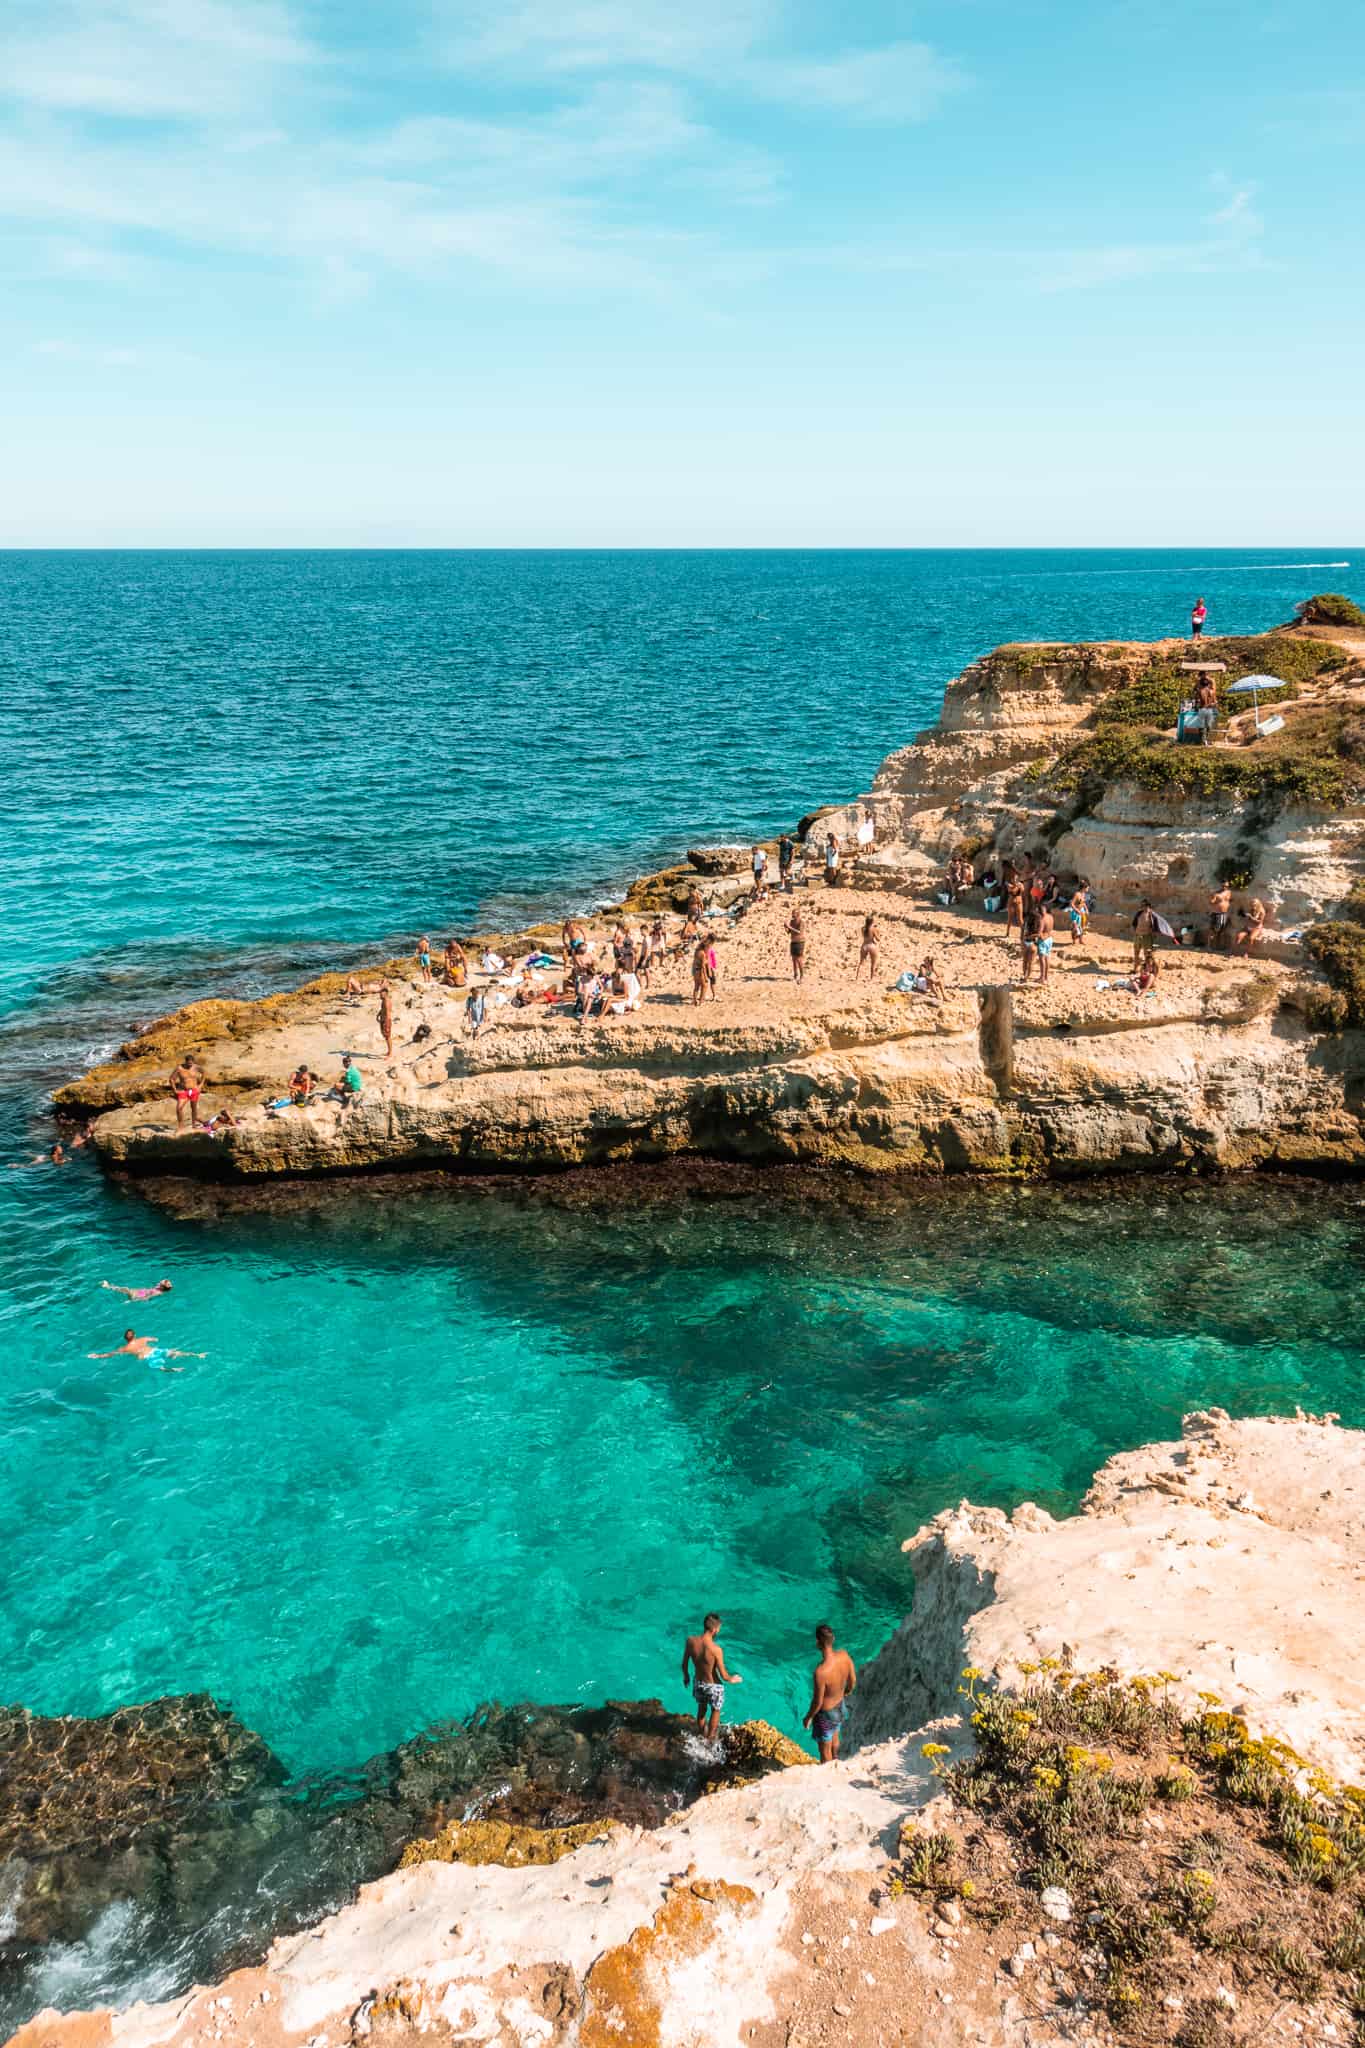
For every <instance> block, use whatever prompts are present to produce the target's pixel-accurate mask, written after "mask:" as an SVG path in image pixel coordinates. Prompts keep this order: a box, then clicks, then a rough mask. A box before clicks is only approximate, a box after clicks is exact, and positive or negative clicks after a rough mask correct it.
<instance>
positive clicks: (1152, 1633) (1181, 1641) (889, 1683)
mask: <svg viewBox="0 0 1365 2048" xmlns="http://www.w3.org/2000/svg"><path fill="white" fill-rule="evenodd" d="M902 1547H903V1549H904V1550H905V1551H906V1553H907V1554H908V1555H909V1557H910V1558H911V1560H912V1562H913V1565H914V1573H915V1608H914V1613H913V1614H912V1615H911V1616H910V1617H909V1619H908V1620H907V1621H905V1622H904V1623H903V1624H902V1626H901V1628H900V1629H899V1630H898V1631H897V1633H896V1634H895V1636H893V1638H892V1639H891V1641H890V1642H889V1643H888V1644H887V1646H886V1648H885V1649H884V1650H883V1651H882V1652H881V1654H880V1656H878V1657H877V1659H876V1660H875V1662H873V1663H872V1664H870V1665H869V1666H868V1667H867V1669H866V1670H865V1671H864V1673H863V1682H862V1685H861V1686H860V1687H859V1690H858V1693H857V1696H856V1699H855V1703H854V1709H853V1717H852V1727H853V1736H854V1739H855V1740H858V1741H862V1742H876V1741H880V1740H884V1739H885V1738H886V1737H888V1736H890V1735H893V1734H895V1733H897V1732H898V1731H900V1730H902V1729H904V1728H905V1727H907V1726H909V1725H913V1724H915V1723H917V1722H919V1721H922V1720H927V1719H929V1718H930V1717H931V1715H933V1714H934V1713H937V1712H942V1711H943V1707H944V1704H945V1702H946V1701H948V1700H949V1699H950V1698H951V1697H952V1692H953V1690H954V1689H955V1687H956V1683H957V1680H958V1677H959V1674H960V1673H961V1672H962V1671H963V1670H964V1669H965V1668H970V1667H975V1668H976V1669H978V1670H979V1671H981V1672H982V1673H983V1674H985V1676H986V1678H987V1680H988V1682H996V1681H1002V1682H1006V1683H1010V1682H1014V1681H1016V1680H1017V1679H1018V1677H1019V1674H1020V1671H1021V1667H1023V1666H1025V1665H1028V1664H1032V1665H1034V1666H1035V1667H1036V1666H1037V1665H1038V1664H1039V1663H1040V1662H1041V1661H1042V1660H1043V1659H1045V1658H1051V1659H1055V1660H1057V1662H1058V1663H1060V1664H1068V1663H1071V1662H1072V1661H1073V1660H1074V1661H1075V1662H1076V1663H1077V1664H1084V1665H1085V1666H1086V1667H1087V1668H1092V1669H1093V1668H1096V1667H1101V1666H1112V1667H1113V1668H1114V1669H1115V1670H1118V1671H1120V1672H1122V1673H1125V1674H1135V1673H1148V1674H1155V1673H1169V1674H1171V1676H1170V1679H1169V1681H1168V1682H1169V1684H1170V1687H1171V1690H1172V1692H1173V1694H1174V1695H1175V1696H1176V1697H1177V1698H1180V1699H1182V1701H1183V1702H1184V1704H1185V1705H1186V1707H1187V1708H1188V1709H1189V1710H1191V1711H1193V1710H1194V1709H1195V1704H1196V1699H1197V1696H1198V1693H1199V1692H1200V1690H1201V1689H1207V1690H1210V1691H1212V1692H1214V1693H1216V1694H1217V1695H1218V1697H1219V1699H1220V1701H1222V1702H1223V1704H1224V1705H1225V1706H1226V1707H1228V1708H1229V1709H1231V1710H1232V1711H1234V1712H1236V1713H1239V1714H1241V1715H1243V1716H1244V1717H1245V1719H1246V1720H1247V1722H1248V1724H1249V1726H1250V1727H1251V1728H1252V1730H1253V1732H1255V1731H1269V1732H1271V1733H1274V1734H1277V1735H1279V1736H1280V1737H1282V1738H1283V1739H1284V1740H1286V1741H1288V1742H1289V1743H1291V1744H1292V1746H1293V1747H1294V1748H1295V1749H1296V1750H1297V1751H1299V1752H1300V1754H1302V1755H1303V1756H1305V1757H1308V1758H1311V1759H1312V1760H1313V1761H1315V1762H1317V1763H1319V1764H1321V1765H1322V1766H1324V1767H1325V1768H1326V1769H1327V1770H1328V1771H1330V1772H1332V1773H1333V1774H1334V1775H1335V1776H1337V1777H1340V1778H1344V1779H1345V1780H1346V1781H1347V1782H1354V1781H1355V1780H1356V1779H1357V1778H1358V1777H1359V1775H1360V1773H1361V1770H1362V1767H1363V1766H1365V1673H1362V1670H1361V1666H1360V1658H1359V1654H1358V1648H1357V1638H1358V1635H1359V1623H1360V1617H1361V1615H1362V1614H1365V1435H1362V1434H1361V1433H1360V1432H1358V1431H1350V1430H1342V1429H1336V1428H1334V1427H1332V1425H1331V1419H1330V1418H1329V1419H1328V1420H1326V1421H1320V1420H1317V1419H1314V1418H1311V1417H1304V1418H1301V1419H1299V1420H1297V1421H1292V1422H1291V1421H1280V1420H1274V1421H1256V1420H1253V1421H1244V1422H1234V1421H1232V1420H1231V1419H1230V1418H1229V1417H1228V1415H1227V1414H1225V1413H1224V1411H1223V1410H1222V1409H1212V1410H1210V1411H1209V1412H1207V1413H1203V1414H1195V1415H1188V1416H1186V1418H1185V1423H1184V1434H1183V1436H1182V1437H1181V1440H1180V1442H1179V1443H1171V1444H1147V1445H1144V1447H1143V1448H1142V1449H1141V1450H1137V1451H1126V1452H1123V1453H1121V1454H1120V1455H1119V1456H1118V1457H1115V1458H1111V1459H1110V1460H1109V1462H1108V1464H1107V1465H1105V1466H1104V1467H1103V1468H1102V1469H1101V1470H1100V1471H1099V1472H1098V1473H1097V1474H1096V1477H1095V1480H1094V1483H1093V1485H1092V1486H1091V1488H1090V1491H1089V1493H1088V1494H1087V1496H1086V1499H1085V1502H1084V1505H1083V1507H1082V1510H1081V1513H1080V1514H1078V1515H1072V1516H1069V1517H1068V1518H1066V1519H1065V1520H1062V1521H1057V1520H1055V1519H1054V1518H1053V1516H1051V1515H1050V1514H1048V1513H1047V1511H1046V1510H1045V1509H1043V1508H1039V1507H1036V1506H1034V1505H1033V1503H1032V1502H1025V1503H1024V1504H1023V1506H1021V1507H1018V1508H1016V1509H1015V1511H1014V1513H1013V1514H1012V1515H1004V1514H1002V1513H1001V1512H1000V1510H999V1509H998V1508H980V1507H973V1506H972V1505H971V1503H970V1502H968V1501H963V1502H962V1503H961V1504H960V1505H959V1506H958V1507H956V1508H950V1509H947V1510H945V1512H944V1513H942V1514H940V1515H936V1516H935V1517H934V1520H933V1521H932V1522H930V1523H928V1524H927V1525H926V1526H925V1527H924V1528H922V1529H920V1530H918V1531H917V1532H916V1534H915V1535H913V1536H911V1537H910V1538H909V1539H908V1540H907V1541H906V1543H905V1544H904V1545H903V1546H902Z"/></svg>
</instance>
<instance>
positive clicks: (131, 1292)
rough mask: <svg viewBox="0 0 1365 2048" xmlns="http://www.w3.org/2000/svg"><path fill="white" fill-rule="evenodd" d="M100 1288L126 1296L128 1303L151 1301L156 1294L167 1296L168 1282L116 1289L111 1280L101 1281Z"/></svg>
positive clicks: (168, 1291)
mask: <svg viewBox="0 0 1365 2048" xmlns="http://www.w3.org/2000/svg"><path fill="white" fill-rule="evenodd" d="M100 1286H101V1287H107V1288H108V1290H109V1292H110V1293H111V1294H126V1295H127V1297H128V1299H129V1301H153V1300H154V1299H155V1298H156V1296H157V1295H158V1294H169V1293H170V1291H171V1283H170V1281H169V1280H158V1281H157V1283H156V1286H155V1287H116V1286H115V1285H114V1283H113V1281H112V1280H101V1281H100Z"/></svg>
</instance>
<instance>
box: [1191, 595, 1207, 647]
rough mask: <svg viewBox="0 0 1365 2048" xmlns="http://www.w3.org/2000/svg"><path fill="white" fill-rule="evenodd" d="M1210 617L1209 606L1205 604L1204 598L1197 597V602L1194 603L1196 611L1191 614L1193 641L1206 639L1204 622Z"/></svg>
mask: <svg viewBox="0 0 1365 2048" xmlns="http://www.w3.org/2000/svg"><path fill="white" fill-rule="evenodd" d="M1208 615H1209V608H1208V606H1207V605H1206V604H1205V602H1204V600H1203V598H1202V597H1197V598H1196V599H1195V601H1194V610H1193V611H1192V612H1191V613H1190V638H1191V640H1202V639H1203V637H1204V621H1205V619H1206V618H1207V617H1208Z"/></svg>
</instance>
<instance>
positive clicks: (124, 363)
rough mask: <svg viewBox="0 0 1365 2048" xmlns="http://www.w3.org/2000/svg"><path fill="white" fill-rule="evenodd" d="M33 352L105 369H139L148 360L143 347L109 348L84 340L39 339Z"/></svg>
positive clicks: (63, 360)
mask: <svg viewBox="0 0 1365 2048" xmlns="http://www.w3.org/2000/svg"><path fill="white" fill-rule="evenodd" d="M33 352H34V354H35V355H40V356H50V357H53V358H55V360H56V361H58V362H62V363H81V364H85V365H88V366H95V367H98V368H100V369H105V370H131V369H139V368H142V367H143V366H144V365H145V364H146V362H147V360H148V359H147V356H146V355H145V354H144V352H143V351H142V350H141V349H136V348H108V347H105V346H103V345H100V344H95V343H91V342H84V341H57V340H53V341H38V342H35V343H34V345H33Z"/></svg>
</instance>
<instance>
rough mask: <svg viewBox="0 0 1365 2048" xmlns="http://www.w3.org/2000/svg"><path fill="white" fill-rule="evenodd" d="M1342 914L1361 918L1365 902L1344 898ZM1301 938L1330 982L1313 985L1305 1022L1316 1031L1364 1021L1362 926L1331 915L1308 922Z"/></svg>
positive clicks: (1364, 915) (1364, 940)
mask: <svg viewBox="0 0 1365 2048" xmlns="http://www.w3.org/2000/svg"><path fill="white" fill-rule="evenodd" d="M1358 887H1359V884H1357V888H1358ZM1355 895H1356V890H1355V889H1353V890H1352V891H1351V896H1352V898H1354V897H1355ZM1346 916H1347V917H1350V918H1352V919H1354V918H1356V917H1361V918H1365V906H1361V905H1360V904H1358V903H1357V904H1354V905H1352V904H1351V903H1349V902H1348V904H1347V907H1346ZM1303 942H1304V945H1305V946H1306V947H1307V949H1308V952H1309V954H1310V955H1311V957H1312V958H1313V959H1314V960H1316V961H1317V963H1318V966H1319V967H1320V968H1321V969H1322V971H1323V973H1324V974H1325V975H1326V976H1327V979H1328V981H1329V982H1330V983H1331V987H1330V989H1315V990H1314V991H1313V993H1312V995H1311V996H1310V997H1309V1000H1308V1005H1307V1011H1308V1021H1309V1023H1310V1024H1314V1025H1316V1026H1317V1028H1318V1030H1319V1031H1343V1030H1345V1029H1346V1027H1347V1026H1348V1025H1351V1026H1354V1027H1355V1028H1357V1029H1358V1028H1359V1027H1360V1026H1362V1025H1365V928H1362V924H1360V923H1355V922H1352V923H1349V924H1348V923H1345V922H1344V921H1342V920H1340V919H1335V918H1333V919H1329V920H1328V921H1327V922H1326V923H1324V924H1315V925H1310V926H1309V928H1308V930H1307V931H1306V932H1305V933H1304V940H1303Z"/></svg>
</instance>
